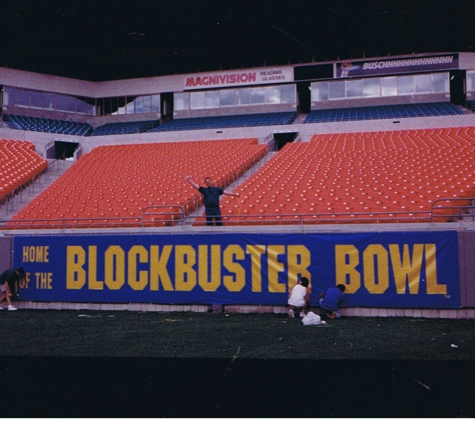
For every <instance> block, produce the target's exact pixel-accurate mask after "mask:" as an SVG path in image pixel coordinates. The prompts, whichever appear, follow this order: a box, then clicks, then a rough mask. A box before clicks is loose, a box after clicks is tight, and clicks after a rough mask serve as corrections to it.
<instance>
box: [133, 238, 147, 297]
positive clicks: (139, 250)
mask: <svg viewBox="0 0 475 422" xmlns="http://www.w3.org/2000/svg"><path fill="white" fill-rule="evenodd" d="M137 257H139V262H140V263H142V264H143V263H145V262H148V252H147V250H146V249H145V248H144V247H143V246H132V247H131V248H130V250H129V254H128V263H129V265H128V268H129V277H128V283H129V286H130V287H132V290H143V289H145V286H147V284H148V273H147V271H140V272H139V279H138V280H137Z"/></svg>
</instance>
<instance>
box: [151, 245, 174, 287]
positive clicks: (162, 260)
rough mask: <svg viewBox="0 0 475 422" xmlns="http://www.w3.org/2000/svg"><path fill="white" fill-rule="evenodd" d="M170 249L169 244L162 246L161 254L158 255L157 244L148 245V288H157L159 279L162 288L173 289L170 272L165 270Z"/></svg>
mask: <svg viewBox="0 0 475 422" xmlns="http://www.w3.org/2000/svg"><path fill="white" fill-rule="evenodd" d="M172 249H173V248H172V247H171V246H170V245H166V246H164V247H163V248H162V255H161V256H160V251H159V247H158V246H157V245H153V246H151V247H150V290H152V291H156V290H158V288H159V282H160V281H161V282H162V286H163V290H167V291H173V286H172V281H171V279H170V274H168V271H167V264H168V260H169V259H170V255H171V253H172Z"/></svg>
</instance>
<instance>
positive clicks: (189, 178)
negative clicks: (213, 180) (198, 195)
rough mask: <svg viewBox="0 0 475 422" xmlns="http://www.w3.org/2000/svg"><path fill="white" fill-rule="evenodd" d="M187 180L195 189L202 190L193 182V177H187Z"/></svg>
mask: <svg viewBox="0 0 475 422" xmlns="http://www.w3.org/2000/svg"><path fill="white" fill-rule="evenodd" d="M185 179H186V180H188V182H189V183H190V185H191V186H193V187H194V188H195V189H199V188H200V185H198V184H197V183H195V182H193V180H191V176H185Z"/></svg>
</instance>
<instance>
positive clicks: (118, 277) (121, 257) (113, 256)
mask: <svg viewBox="0 0 475 422" xmlns="http://www.w3.org/2000/svg"><path fill="white" fill-rule="evenodd" d="M104 276H105V283H106V286H107V287H108V288H109V289H110V290H120V288H121V287H122V286H123V285H124V283H125V253H124V251H123V250H122V248H121V247H120V246H117V245H115V246H109V247H108V248H107V250H106V254H105V274H104Z"/></svg>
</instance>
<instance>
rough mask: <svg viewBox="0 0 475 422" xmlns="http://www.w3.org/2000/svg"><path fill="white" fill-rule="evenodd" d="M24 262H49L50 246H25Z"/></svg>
mask: <svg viewBox="0 0 475 422" xmlns="http://www.w3.org/2000/svg"><path fill="white" fill-rule="evenodd" d="M22 257H23V262H49V246H23V248H22Z"/></svg>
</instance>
